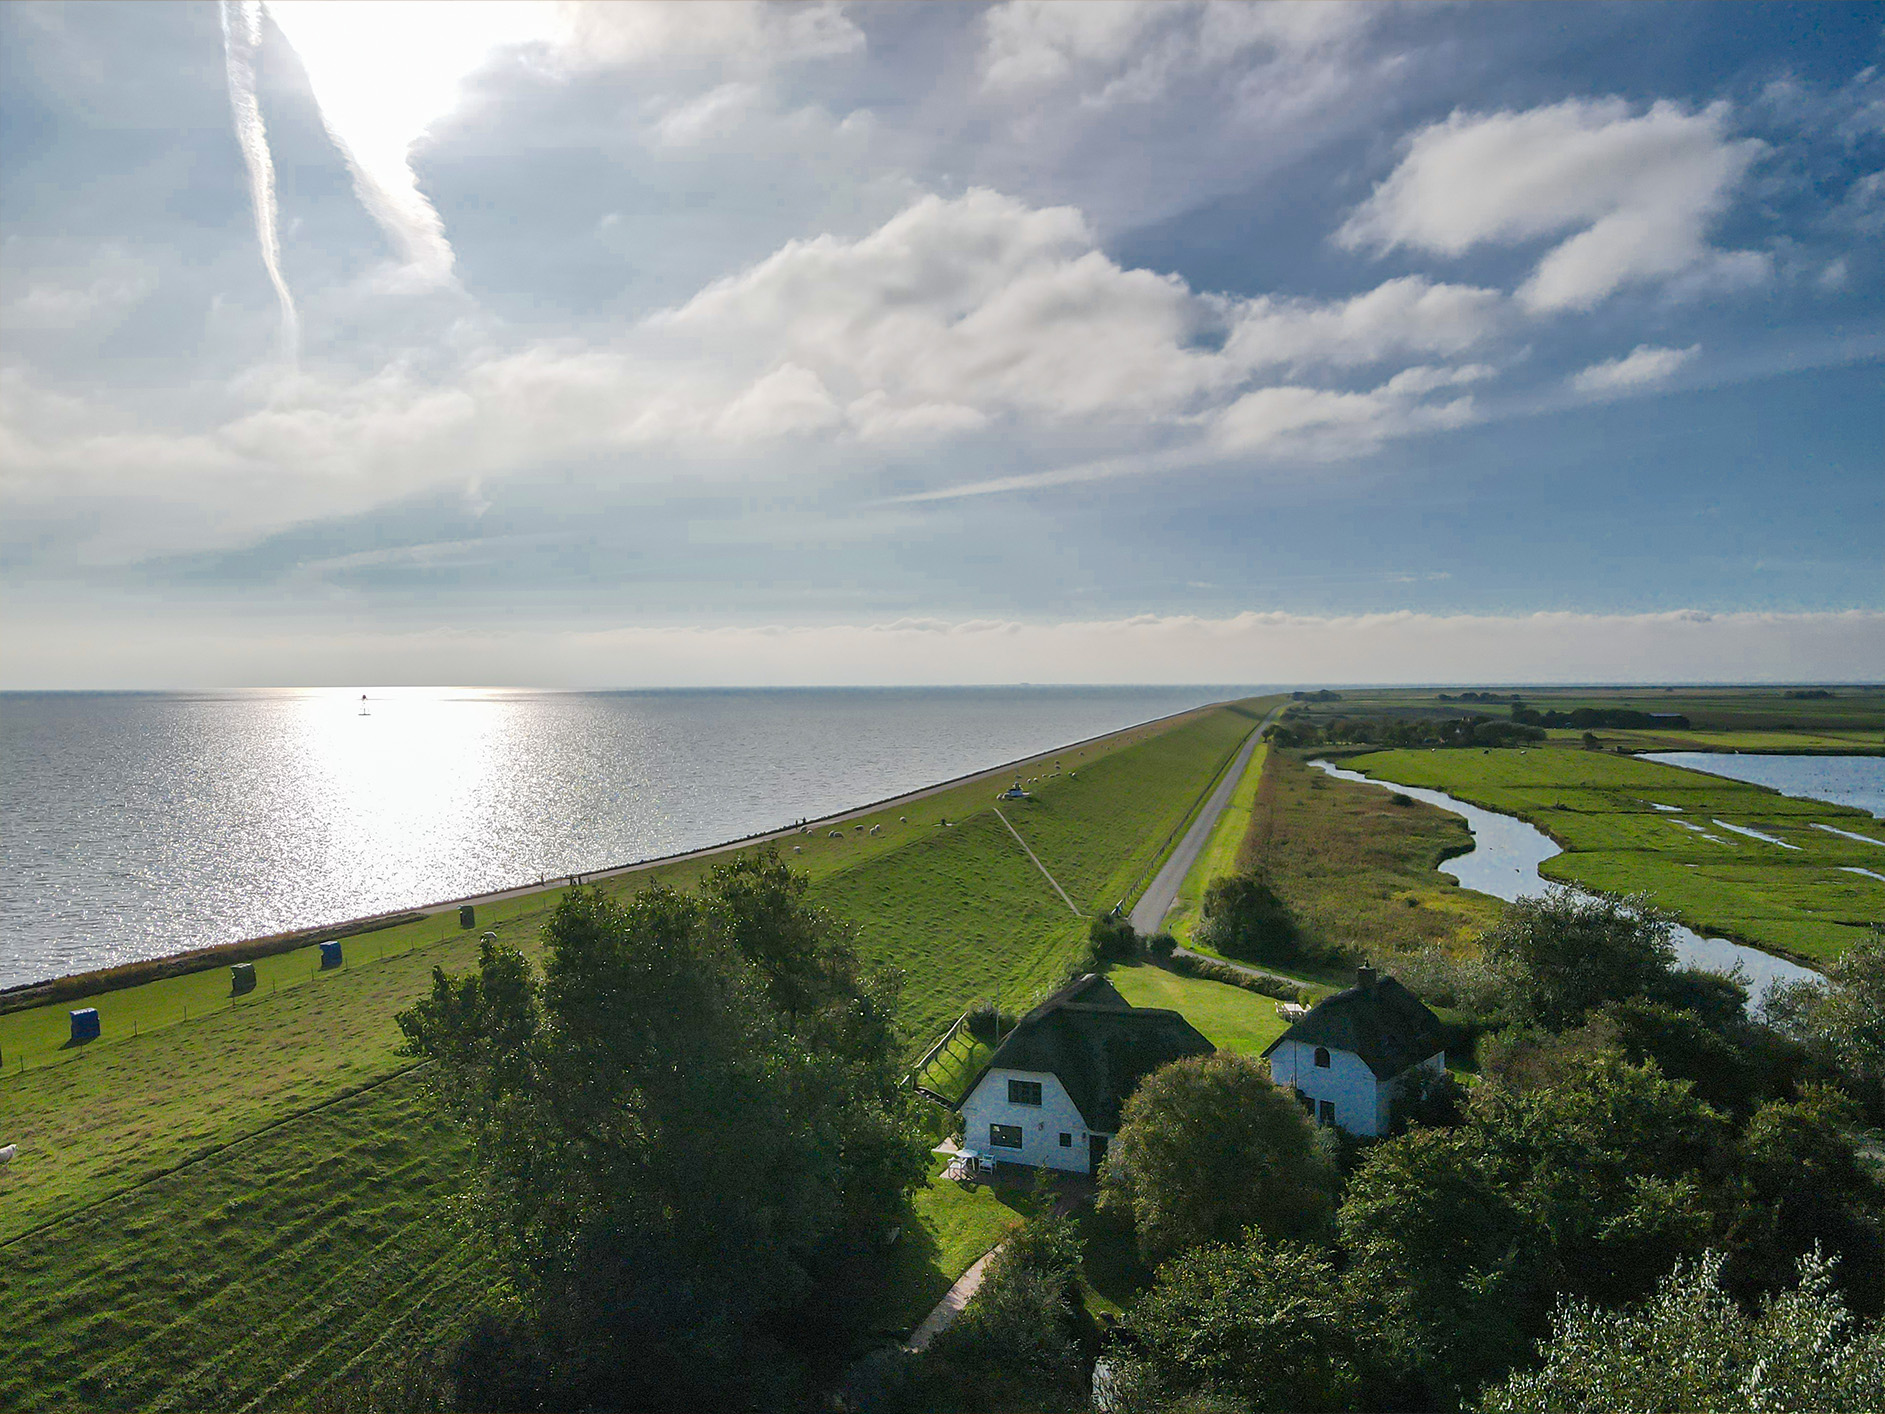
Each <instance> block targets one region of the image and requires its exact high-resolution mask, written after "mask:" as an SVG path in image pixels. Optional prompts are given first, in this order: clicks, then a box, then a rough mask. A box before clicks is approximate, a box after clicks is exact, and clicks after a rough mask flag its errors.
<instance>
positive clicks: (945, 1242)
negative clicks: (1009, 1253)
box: [884, 1160, 1033, 1333]
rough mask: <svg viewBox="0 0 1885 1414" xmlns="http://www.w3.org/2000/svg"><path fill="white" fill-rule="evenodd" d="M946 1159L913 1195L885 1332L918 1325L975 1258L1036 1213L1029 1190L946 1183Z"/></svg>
mask: <svg viewBox="0 0 1885 1414" xmlns="http://www.w3.org/2000/svg"><path fill="white" fill-rule="evenodd" d="M945 1162H946V1161H944V1160H938V1161H937V1163H936V1164H935V1166H934V1167H933V1168H931V1169H930V1173H929V1181H928V1183H927V1185H926V1186H925V1187H922V1188H919V1189H917V1190H916V1192H915V1193H913V1194H911V1195H910V1210H911V1221H910V1222H909V1223H907V1224H905V1226H904V1231H903V1233H902V1234H901V1236H900V1237H899V1238H898V1243H897V1256H896V1262H895V1264H894V1266H893V1267H892V1270H891V1272H890V1275H889V1287H890V1290H891V1292H892V1293H893V1295H892V1297H891V1300H890V1309H888V1310H886V1311H885V1313H884V1329H885V1330H886V1331H898V1332H905V1333H907V1332H908V1331H910V1330H912V1329H914V1328H915V1327H916V1325H917V1324H918V1323H919V1322H921V1321H922V1319H923V1317H925V1316H927V1315H928V1314H929V1312H930V1308H932V1307H933V1306H935V1304H936V1303H937V1302H938V1301H940V1300H941V1299H942V1296H943V1293H944V1292H946V1291H948V1290H949V1288H950V1287H951V1286H953V1285H955V1281H956V1278H957V1277H959V1276H961V1275H962V1274H963V1273H964V1272H966V1271H967V1270H968V1269H969V1268H970V1267H972V1266H973V1265H975V1260H976V1258H978V1257H980V1256H981V1255H982V1254H983V1253H984V1252H986V1251H988V1249H989V1248H991V1247H993V1246H994V1245H995V1244H996V1243H997V1242H1000V1241H1001V1240H1002V1238H1004V1237H1006V1236H1007V1235H1008V1234H1009V1233H1010V1232H1013V1231H1014V1230H1015V1229H1016V1228H1017V1227H1019V1226H1020V1225H1021V1224H1022V1223H1023V1222H1024V1221H1026V1220H1027V1217H1028V1215H1029V1213H1031V1212H1032V1211H1033V1204H1032V1202H1031V1197H1032V1195H1031V1194H1030V1193H1029V1192H1028V1191H1027V1190H1025V1189H1019V1188H1009V1187H1003V1188H999V1189H997V1188H995V1187H993V1186H992V1185H989V1184H985V1183H978V1184H976V1185H975V1186H974V1187H973V1188H970V1187H965V1186H964V1185H962V1184H959V1183H953V1182H948V1181H945V1180H944V1178H943V1177H942V1171H943V1165H944V1163H945Z"/></svg>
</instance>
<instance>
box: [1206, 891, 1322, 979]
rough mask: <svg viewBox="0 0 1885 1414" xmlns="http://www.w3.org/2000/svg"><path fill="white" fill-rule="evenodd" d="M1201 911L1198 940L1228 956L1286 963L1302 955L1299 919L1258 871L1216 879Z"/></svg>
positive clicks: (1207, 892) (1207, 893)
mask: <svg viewBox="0 0 1885 1414" xmlns="http://www.w3.org/2000/svg"><path fill="white" fill-rule="evenodd" d="M1200 911H1201V912H1202V913H1203V915H1204V923H1203V926H1201V927H1200V928H1199V930H1198V940H1199V941H1200V942H1202V943H1203V944H1205V946H1207V947H1209V948H1211V949H1212V950H1214V951H1216V952H1221V953H1223V954H1224V955H1225V956H1226V957H1237V958H1249V959H1251V960H1253V961H1258V962H1277V963H1285V962H1293V961H1294V960H1295V959H1296V957H1297V956H1298V952H1299V950H1298V947H1297V940H1298V936H1299V934H1298V930H1297V927H1296V920H1295V919H1293V918H1291V917H1290V914H1289V909H1288V908H1287V907H1286V906H1285V905H1284V903H1283V900H1282V899H1280V898H1278V897H1277V896H1276V890H1274V889H1272V888H1271V887H1270V885H1269V884H1268V883H1267V882H1266V881H1265V880H1263V879H1260V878H1258V877H1257V876H1256V875H1254V874H1231V875H1227V876H1225V877H1224V878H1221V879H1216V880H1213V881H1212V883H1211V886H1210V887H1209V888H1207V889H1206V890H1205V891H1204V903H1203V906H1202V908H1201V910H1200Z"/></svg>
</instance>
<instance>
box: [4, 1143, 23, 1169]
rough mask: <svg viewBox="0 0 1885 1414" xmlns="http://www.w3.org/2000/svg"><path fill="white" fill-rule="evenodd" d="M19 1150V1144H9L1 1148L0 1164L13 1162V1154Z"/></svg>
mask: <svg viewBox="0 0 1885 1414" xmlns="http://www.w3.org/2000/svg"><path fill="white" fill-rule="evenodd" d="M19 1152H20V1146H19V1145H18V1144H9V1145H7V1146H6V1148H4V1149H0V1164H10V1163H12V1162H13V1156H14V1155H15V1154H17V1153H19Z"/></svg>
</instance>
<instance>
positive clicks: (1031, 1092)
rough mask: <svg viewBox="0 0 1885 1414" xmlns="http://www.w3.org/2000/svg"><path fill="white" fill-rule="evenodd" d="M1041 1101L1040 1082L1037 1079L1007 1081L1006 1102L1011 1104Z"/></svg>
mask: <svg viewBox="0 0 1885 1414" xmlns="http://www.w3.org/2000/svg"><path fill="white" fill-rule="evenodd" d="M1040 1102H1041V1082H1040V1081H1038V1080H1010V1081H1009V1082H1008V1103H1009V1104H1011V1105H1038V1104H1040Z"/></svg>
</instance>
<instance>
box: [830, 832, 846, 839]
mask: <svg viewBox="0 0 1885 1414" xmlns="http://www.w3.org/2000/svg"><path fill="white" fill-rule="evenodd" d="M831 838H833V839H834V840H841V839H843V838H844V831H843V830H833V831H832V832H831Z"/></svg>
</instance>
